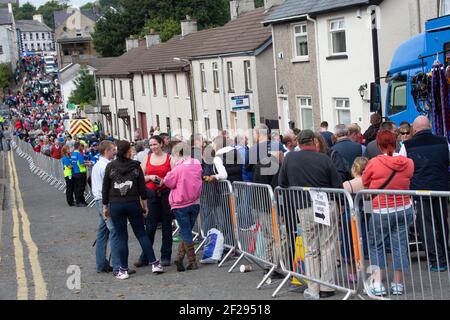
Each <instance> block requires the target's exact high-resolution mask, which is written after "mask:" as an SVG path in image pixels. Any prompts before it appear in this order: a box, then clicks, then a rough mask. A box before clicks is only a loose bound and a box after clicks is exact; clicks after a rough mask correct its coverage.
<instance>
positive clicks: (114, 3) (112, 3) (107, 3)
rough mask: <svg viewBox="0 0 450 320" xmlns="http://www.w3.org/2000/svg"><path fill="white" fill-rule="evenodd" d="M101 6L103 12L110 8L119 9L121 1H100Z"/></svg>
mask: <svg viewBox="0 0 450 320" xmlns="http://www.w3.org/2000/svg"><path fill="white" fill-rule="evenodd" d="M98 3H99V4H100V8H102V10H105V9H108V8H109V7H113V8H118V7H119V3H120V1H119V0H99V2H98Z"/></svg>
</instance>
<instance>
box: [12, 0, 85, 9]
mask: <svg viewBox="0 0 450 320" xmlns="http://www.w3.org/2000/svg"><path fill="white" fill-rule="evenodd" d="M47 1H48V0H28V1H27V0H20V4H21V5H22V4H24V3H26V2H30V3H31V4H32V5H34V6H35V7H39V6H40V5H42V4H44V3H46V2H47ZM88 2H93V0H91V1H89V0H70V1H69V3H70V4H71V5H72V6H77V7H81V6H82V5H83V4H85V3H88Z"/></svg>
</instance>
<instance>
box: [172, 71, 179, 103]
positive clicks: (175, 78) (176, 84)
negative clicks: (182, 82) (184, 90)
mask: <svg viewBox="0 0 450 320" xmlns="http://www.w3.org/2000/svg"><path fill="white" fill-rule="evenodd" d="M173 79H174V82H175V83H174V84H175V96H176V97H178V78H177V74H176V73H175V74H174V75H173Z"/></svg>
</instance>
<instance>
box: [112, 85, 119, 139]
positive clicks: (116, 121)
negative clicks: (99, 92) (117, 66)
mask: <svg viewBox="0 0 450 320" xmlns="http://www.w3.org/2000/svg"><path fill="white" fill-rule="evenodd" d="M113 81H114V101H115V102H116V119H115V121H114V124H115V125H116V130H117V137H118V139H119V140H120V128H119V115H118V113H117V88H116V78H114V80H113ZM113 136H114V134H113Z"/></svg>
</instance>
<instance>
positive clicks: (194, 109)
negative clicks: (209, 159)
mask: <svg viewBox="0 0 450 320" xmlns="http://www.w3.org/2000/svg"><path fill="white" fill-rule="evenodd" d="M173 60H174V61H177V62H185V63H187V64H189V71H185V72H186V75H187V77H188V85H189V90H190V91H191V94H190V102H191V115H192V122H193V128H192V129H193V131H194V132H192V133H193V134H195V133H198V131H199V130H198V119H197V106H196V103H195V91H194V76H193V67H192V62H191V61H190V60H188V59H183V58H178V57H175V58H173Z"/></svg>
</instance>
